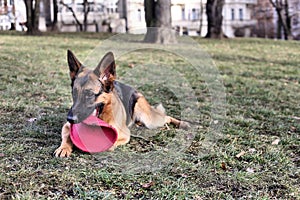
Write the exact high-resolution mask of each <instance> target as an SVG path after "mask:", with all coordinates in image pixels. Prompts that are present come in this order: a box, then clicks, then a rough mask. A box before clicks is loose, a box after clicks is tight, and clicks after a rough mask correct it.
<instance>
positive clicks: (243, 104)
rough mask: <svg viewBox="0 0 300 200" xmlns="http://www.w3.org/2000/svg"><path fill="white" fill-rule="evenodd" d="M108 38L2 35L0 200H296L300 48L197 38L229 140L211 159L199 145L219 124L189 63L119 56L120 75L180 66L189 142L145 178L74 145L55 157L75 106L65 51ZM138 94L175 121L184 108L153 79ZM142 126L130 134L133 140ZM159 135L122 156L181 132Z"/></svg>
mask: <svg viewBox="0 0 300 200" xmlns="http://www.w3.org/2000/svg"><path fill="white" fill-rule="evenodd" d="M108 37H110V35H103V34H79V35H77V34H50V35H44V36H39V37H37V36H33V37H31V36H23V35H20V34H17V33H14V34H10V35H9V34H7V33H1V37H0V70H1V71H0V78H1V79H0V80H1V84H0V95H1V98H0V102H1V107H0V121H1V124H0V140H1V143H0V160H1V162H0V168H1V173H0V199H11V198H16V199H38V198H42V199H44V198H49V199H70V198H71V199H72V198H74V199H96V198H98V199H104V198H106V199H300V189H299V188H300V174H299V173H300V148H299V146H300V138H299V137H300V136H299V133H300V107H299V100H300V86H299V82H300V67H299V63H300V56H299V43H298V42H295V41H273V40H262V39H224V40H221V41H219V40H205V39H200V38H193V39H194V40H195V41H197V42H198V43H199V44H200V45H201V47H202V48H203V49H204V50H205V51H206V52H207V53H208V54H209V55H210V56H211V58H212V60H213V62H214V63H215V66H216V67H217V69H218V70H219V73H220V76H221V78H222V85H223V86H224V88H225V93H226V103H225V105H223V106H224V107H225V108H226V115H224V116H222V118H221V119H219V120H221V121H222V122H223V126H222V129H221V130H220V133H219V134H221V135H222V137H220V138H218V139H216V141H215V142H214V143H213V146H211V147H210V151H208V152H207V153H203V152H202V150H203V149H204V148H205V146H204V145H203V141H204V139H205V137H207V134H208V133H209V131H210V129H209V127H210V124H211V123H218V122H216V120H214V121H212V116H211V110H210V108H211V106H212V104H211V98H210V95H211V94H210V93H209V91H208V89H207V85H206V84H205V81H203V80H204V79H202V78H201V77H197V76H194V74H195V72H193V71H189V70H190V68H188V67H187V68H184V67H185V65H186V61H182V60H181V59H179V58H178V57H176V56H174V55H168V56H166V55H165V54H162V53H161V52H159V51H155V50H153V51H152V50H151V51H149V52H151V53H149V57H145V56H144V55H143V56H141V55H142V54H141V53H140V52H132V54H130V55H128V56H124V57H121V58H120V59H119V61H117V63H118V66H117V67H118V70H119V74H120V77H122V75H124V74H125V75H126V72H127V71H128V70H130V69H132V68H134V69H135V70H136V71H137V73H135V74H133V75H132V77H131V78H134V79H137V80H139V79H143V78H144V77H143V76H142V75H141V74H143V73H142V70H145V69H144V68H141V69H139V67H138V66H141V65H143V64H144V63H146V62H149V60H150V62H152V63H155V62H158V63H160V64H162V65H166V66H167V65H168V66H173V67H174V69H177V68H178V71H179V70H180V68H181V69H183V72H182V73H183V76H184V77H185V79H187V80H188V85H190V86H191V88H192V89H193V91H194V94H195V95H196V99H197V101H198V103H199V104H197V105H198V108H197V109H198V110H199V111H200V114H199V116H198V115H197V116H191V118H195V119H196V118H198V119H200V125H197V129H193V131H194V132H191V134H193V135H194V136H195V137H194V138H193V142H192V143H191V145H190V146H189V147H187V148H186V149H185V150H184V151H182V152H181V154H180V157H179V158H178V159H174V160H172V161H171V162H169V163H168V164H167V165H164V166H163V167H162V168H159V169H157V170H149V171H146V172H142V171H138V170H136V171H134V172H132V173H124V172H120V171H119V168H118V166H116V165H107V164H105V163H103V162H101V161H99V157H97V156H95V155H90V154H87V153H83V152H80V151H79V150H75V151H74V153H73V154H72V156H71V157H70V158H65V159H61V158H55V157H53V155H52V153H53V152H54V150H55V149H56V148H57V147H58V146H59V144H60V130H61V127H62V125H63V123H64V122H65V118H66V113H67V111H68V109H69V107H70V106H71V95H70V80H69V77H68V67H67V63H66V51H67V49H71V50H72V51H73V52H74V53H75V54H76V55H77V57H78V58H80V59H84V58H85V57H86V56H88V54H89V53H90V52H91V51H92V50H93V49H94V48H95V46H96V45H98V43H99V41H102V40H104V39H105V38H108ZM139 70H140V73H139ZM175 80H176V78H175ZM139 89H140V90H142V91H143V93H144V94H145V95H146V96H147V98H148V99H149V101H150V102H151V103H159V102H158V101H161V102H163V104H164V106H165V108H166V110H167V112H168V114H171V115H174V116H176V117H180V111H179V103H180V102H178V99H177V98H176V96H175V97H174V95H173V94H172V92H170V91H169V90H167V89H166V88H163V87H161V86H158V87H155V86H153V85H149V84H143V85H142V86H141V88H139ZM143 131H144V129H143V128H136V127H133V129H132V134H133V135H138V133H139V132H143ZM155 133H156V134H155V135H153V136H151V137H149V138H144V137H132V140H131V141H130V143H129V144H128V145H126V146H125V147H121V148H119V149H117V150H116V153H118V152H123V153H125V154H126V152H135V151H136V152H139V153H141V155H143V154H142V153H144V152H151V151H153V149H157V148H160V147H161V148H165V147H166V146H165V143H166V141H168V140H169V139H170V138H172V137H177V136H176V134H178V133H179V134H180V133H185V132H184V130H180V131H177V130H176V129H175V128H174V127H170V130H166V129H158V130H155ZM125 154H124V155H125ZM108 155H109V154H108ZM145 155H146V154H145Z"/></svg>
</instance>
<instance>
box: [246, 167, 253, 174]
mask: <svg viewBox="0 0 300 200" xmlns="http://www.w3.org/2000/svg"><path fill="white" fill-rule="evenodd" d="M246 171H247V172H248V173H251V174H253V173H254V169H252V168H249V167H248V168H247V169H246Z"/></svg>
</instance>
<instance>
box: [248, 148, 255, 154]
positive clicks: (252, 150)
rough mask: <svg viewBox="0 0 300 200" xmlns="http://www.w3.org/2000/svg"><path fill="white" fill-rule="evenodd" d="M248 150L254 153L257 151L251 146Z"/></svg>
mask: <svg viewBox="0 0 300 200" xmlns="http://www.w3.org/2000/svg"><path fill="white" fill-rule="evenodd" d="M248 151H249V152H250V153H254V152H255V151H256V149H254V148H251V149H249V150H248Z"/></svg>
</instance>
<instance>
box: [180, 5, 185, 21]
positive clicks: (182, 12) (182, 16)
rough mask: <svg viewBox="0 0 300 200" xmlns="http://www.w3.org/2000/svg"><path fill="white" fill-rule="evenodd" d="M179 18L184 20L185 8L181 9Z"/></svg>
mask: <svg viewBox="0 0 300 200" xmlns="http://www.w3.org/2000/svg"><path fill="white" fill-rule="evenodd" d="M181 19H182V20H185V8H182V9H181Z"/></svg>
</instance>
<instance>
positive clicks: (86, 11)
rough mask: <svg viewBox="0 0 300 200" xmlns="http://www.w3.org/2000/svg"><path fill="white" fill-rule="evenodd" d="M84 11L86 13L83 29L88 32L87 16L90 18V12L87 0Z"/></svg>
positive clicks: (84, 3)
mask: <svg viewBox="0 0 300 200" xmlns="http://www.w3.org/2000/svg"><path fill="white" fill-rule="evenodd" d="M83 13H84V16H83V31H85V32H86V31H87V26H88V21H87V18H88V14H89V4H88V1H87V0H84V1H83Z"/></svg>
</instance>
